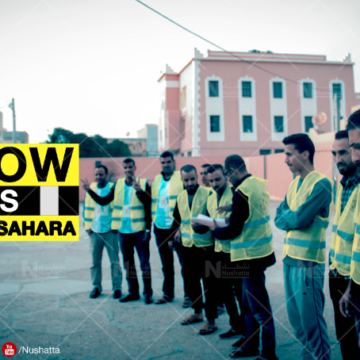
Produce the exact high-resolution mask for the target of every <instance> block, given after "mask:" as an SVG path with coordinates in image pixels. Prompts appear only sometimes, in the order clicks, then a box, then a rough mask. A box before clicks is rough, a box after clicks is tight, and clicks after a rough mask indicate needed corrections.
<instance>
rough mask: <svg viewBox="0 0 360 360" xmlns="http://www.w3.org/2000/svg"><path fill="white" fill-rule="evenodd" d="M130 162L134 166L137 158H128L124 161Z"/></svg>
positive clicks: (124, 162)
mask: <svg viewBox="0 0 360 360" xmlns="http://www.w3.org/2000/svg"><path fill="white" fill-rule="evenodd" d="M129 163H132V164H133V166H135V160H134V159H132V158H126V159H125V160H124V161H123V164H129Z"/></svg>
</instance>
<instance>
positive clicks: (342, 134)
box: [335, 130, 349, 140]
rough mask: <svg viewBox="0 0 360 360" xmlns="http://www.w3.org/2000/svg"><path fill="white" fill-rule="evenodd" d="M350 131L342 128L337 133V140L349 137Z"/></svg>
mask: <svg viewBox="0 0 360 360" xmlns="http://www.w3.org/2000/svg"><path fill="white" fill-rule="evenodd" d="M348 138H349V132H348V131H347V130H340V131H338V132H337V133H336V134H335V140H341V139H348Z"/></svg>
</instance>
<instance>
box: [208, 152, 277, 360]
mask: <svg viewBox="0 0 360 360" xmlns="http://www.w3.org/2000/svg"><path fill="white" fill-rule="evenodd" d="M225 170H226V174H227V177H228V179H229V180H230V182H231V184H232V185H233V187H234V189H235V192H234V196H233V199H232V208H231V215H230V217H229V223H228V226H226V227H218V226H217V224H216V222H215V220H214V223H213V225H212V226H211V227H210V228H211V229H213V230H214V236H215V239H217V240H218V241H220V242H225V243H226V242H227V241H228V240H229V239H230V240H231V242H230V259H231V267H232V272H233V274H234V277H235V278H238V281H239V282H240V281H241V282H242V295H243V297H242V305H243V307H242V309H241V310H243V313H244V317H245V325H246V339H245V340H243V339H241V340H240V341H239V342H237V343H236V347H237V349H236V350H235V351H234V352H232V353H231V354H230V357H231V358H242V357H250V356H257V355H259V349H258V342H257V344H256V345H254V342H252V341H249V340H250V339H251V338H255V337H258V336H259V335H258V334H259V331H260V328H261V343H262V348H261V355H260V357H259V358H258V360H260V359H266V360H277V359H278V358H277V356H276V352H275V348H276V346H275V326H274V319H273V316H272V310H271V305H270V299H269V295H268V292H267V290H266V286H265V270H266V269H267V268H268V267H269V266H272V265H273V264H275V262H276V259H275V255H274V245H273V240H272V230H271V225H270V208H269V205H270V195H269V193H268V192H267V181H266V180H263V179H260V178H257V177H255V176H252V175H251V174H249V173H248V172H247V170H246V165H245V162H244V160H243V159H242V158H241V157H240V156H239V155H230V156H228V157H227V158H226V160H225ZM235 281H236V279H235ZM242 340H243V341H242ZM234 345H235V344H234Z"/></svg>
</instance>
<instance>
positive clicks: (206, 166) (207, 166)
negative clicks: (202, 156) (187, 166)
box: [201, 164, 211, 168]
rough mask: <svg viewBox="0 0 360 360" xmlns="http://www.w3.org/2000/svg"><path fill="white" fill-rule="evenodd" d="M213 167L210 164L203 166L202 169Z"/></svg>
mask: <svg viewBox="0 0 360 360" xmlns="http://www.w3.org/2000/svg"><path fill="white" fill-rule="evenodd" d="M210 166H211V165H210V164H203V165H201V167H202V168H209V167H210Z"/></svg>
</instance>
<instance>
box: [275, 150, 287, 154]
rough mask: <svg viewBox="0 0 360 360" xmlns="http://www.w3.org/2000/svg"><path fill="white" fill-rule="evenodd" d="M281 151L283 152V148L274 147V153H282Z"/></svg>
mask: <svg viewBox="0 0 360 360" xmlns="http://www.w3.org/2000/svg"><path fill="white" fill-rule="evenodd" d="M283 152H285V150H284V149H275V154H278V153H283Z"/></svg>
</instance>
